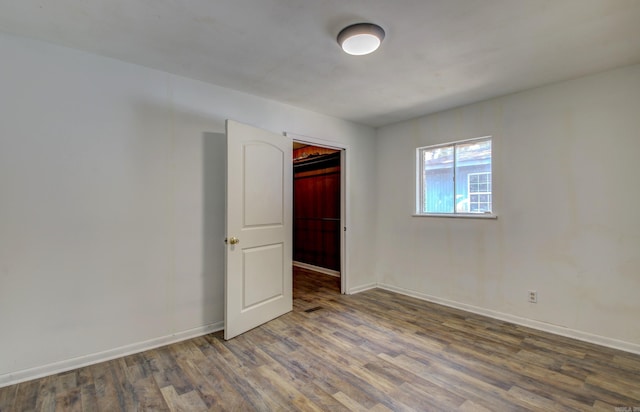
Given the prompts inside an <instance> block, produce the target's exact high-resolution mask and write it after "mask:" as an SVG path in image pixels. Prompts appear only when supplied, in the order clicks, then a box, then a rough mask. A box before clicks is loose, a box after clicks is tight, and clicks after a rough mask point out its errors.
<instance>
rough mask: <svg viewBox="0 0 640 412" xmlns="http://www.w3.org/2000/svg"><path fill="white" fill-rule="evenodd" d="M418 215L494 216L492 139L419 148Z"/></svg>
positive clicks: (485, 138)
mask: <svg viewBox="0 0 640 412" xmlns="http://www.w3.org/2000/svg"><path fill="white" fill-rule="evenodd" d="M417 157H418V164H417V170H418V179H417V180H418V188H417V202H416V212H417V214H418V215H461V216H463V215H470V216H473V215H475V216H477V215H479V214H480V215H491V216H492V210H493V209H492V197H493V196H492V189H493V188H492V186H493V185H492V179H491V178H492V174H491V137H481V138H478V139H470V140H464V141H459V142H454V143H447V144H442V145H436V146H427V147H420V148H418V149H417Z"/></svg>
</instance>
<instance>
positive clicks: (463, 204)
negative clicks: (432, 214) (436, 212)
mask: <svg viewBox="0 0 640 412" xmlns="http://www.w3.org/2000/svg"><path fill="white" fill-rule="evenodd" d="M455 158H456V189H455V190H456V200H455V208H456V212H458V213H484V212H490V211H491V196H490V195H491V140H480V141H472V142H467V143H460V144H457V145H456V151H455Z"/></svg>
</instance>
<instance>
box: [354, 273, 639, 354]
mask: <svg viewBox="0 0 640 412" xmlns="http://www.w3.org/2000/svg"><path fill="white" fill-rule="evenodd" d="M376 286H377V287H378V288H380V289H385V290H388V291H391V292H396V293H400V294H402V295H406V296H411V297H414V298H417V299H421V300H425V301H427V302H432V303H437V304H439V305H443V306H448V307H451V308H454V309H461V310H464V311H467V312H471V313H476V314H478V315H484V316H487V317H490V318H494V319H498V320H503V321H506V322H511V323H515V324H517V325H521V326H526V327H529V328H532V329H537V330H541V331H544V332H549V333H553V334H556V335H560V336H565V337H568V338H573V339H577V340H581V341H584V342H589V343H595V344H596V345H601V346H606V347H609V348H613V349H619V350H622V351H625V352H630V353H635V354H640V345H639V344H636V343H632V342H625V341H621V340H617V339H613V338H607V337H605V336H599V335H594V334H591V333H587V332H583V331H579V330H575V329H570V328H567V327H564V326H559V325H553V324H551V323H546V322H540V321H537V320H533V319H527V318H523V317H520V316H515V315H510V314H508V313H503V312H498V311H495V310H491V309H485V308H481V307H478V306H472V305H468V304H466V303H460V302H456V301H452V300H448V299H443V298H439V297H436V296H431V295H427V294H424V293H420V292H416V291H413V290H409V289H404V288H400V287H397V286H393V285H387V284H384V283H378V284H377V285H375V286H374V287H376ZM367 289H371V287H368V288H366V289H363V290H359V292H362V291H364V290H367ZM353 293H357V292H353Z"/></svg>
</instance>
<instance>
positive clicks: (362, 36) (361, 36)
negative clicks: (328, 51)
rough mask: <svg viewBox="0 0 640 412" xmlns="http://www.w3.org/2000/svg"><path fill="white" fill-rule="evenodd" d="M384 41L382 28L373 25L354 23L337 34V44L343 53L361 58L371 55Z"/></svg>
mask: <svg viewBox="0 0 640 412" xmlns="http://www.w3.org/2000/svg"><path fill="white" fill-rule="evenodd" d="M382 39H384V30H383V29H382V27H380V26H378V25H377V24H373V23H356V24H352V25H351V26H347V27H345V28H344V29H342V30H341V31H340V33H338V44H339V45H340V47H342V50H344V51H345V53H348V54H352V55H354V56H362V55H365V54H369V53H373V52H374V51H376V49H377V48H378V47H379V46H380V43H382Z"/></svg>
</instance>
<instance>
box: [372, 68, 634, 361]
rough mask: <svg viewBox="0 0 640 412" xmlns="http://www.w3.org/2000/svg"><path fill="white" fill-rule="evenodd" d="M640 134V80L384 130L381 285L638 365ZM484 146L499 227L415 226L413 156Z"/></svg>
mask: <svg viewBox="0 0 640 412" xmlns="http://www.w3.org/2000/svg"><path fill="white" fill-rule="evenodd" d="M639 133H640V66H632V67H627V68H623V69H619V70H614V71H610V72H606V73H602V74H598V75H594V76H590V77H585V78H581V79H577V80H574V81H569V82H563V83H559V84H554V85H550V86H547V87H542V88H538V89H534V90H530V91H526V92H522V93H518V94H514V95H510V96H506V97H502V98H497V99H492V100H489V101H486V102H482V103H478V104H473V105H470V106H466V107H461V108H458V109H454V110H449V111H446V112H443V113H438V114H434V115H430V116H425V117H422V118H418V119H415V120H412V121H407V122H403V123H399V124H396V125H392V126H388V127H385V128H382V129H380V130H378V154H377V155H378V168H379V170H378V186H379V189H378V200H377V201H378V212H379V215H378V218H377V232H378V237H377V239H378V246H377V253H376V256H377V269H376V273H377V276H378V280H379V282H380V283H381V284H382V285H384V286H385V287H389V288H391V289H395V290H402V291H404V292H405V293H410V294H414V295H416V296H420V297H423V298H427V299H431V300H435V301H440V302H444V303H447V304H450V305H453V306H458V307H465V308H467V309H472V310H475V311H478V312H481V313H488V314H490V315H492V316H498V317H502V318H504V319H509V320H512V321H516V322H520V323H524V324H529V325H532V326H536V327H541V328H544V329H548V330H553V331H555V332H559V333H563V334H566V335H570V336H576V337H580V338H582V339H587V340H592V341H595V342H600V343H604V344H608V345H611V346H617V347H620V348H625V349H627V350H632V351H637V352H640V321H639V318H638V316H639V314H640V299H638V291H640V271H639V268H640V216H639V215H638V213H637V210H638V206H639V205H640V190H639V189H638V188H639V187H640V186H639V185H638V182H637V180H638V175H639V174H638V170H637V167H638V162H639V159H640V135H639ZM486 135H492V136H493V138H494V140H493V142H494V144H493V146H494V184H495V185H494V194H495V198H494V202H495V203H494V209H495V212H496V213H497V214H498V215H499V218H498V220H480V219H476V220H471V219H449V218H415V217H411V214H412V213H413V211H414V204H415V203H414V199H415V194H414V192H415V190H414V188H415V149H416V148H417V147H419V146H424V145H429V144H435V143H443V142H449V141H454V140H460V139H467V138H472V137H480V136H486ZM529 289H533V290H537V291H538V299H539V303H537V304H531V303H528V302H527V290H529Z"/></svg>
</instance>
